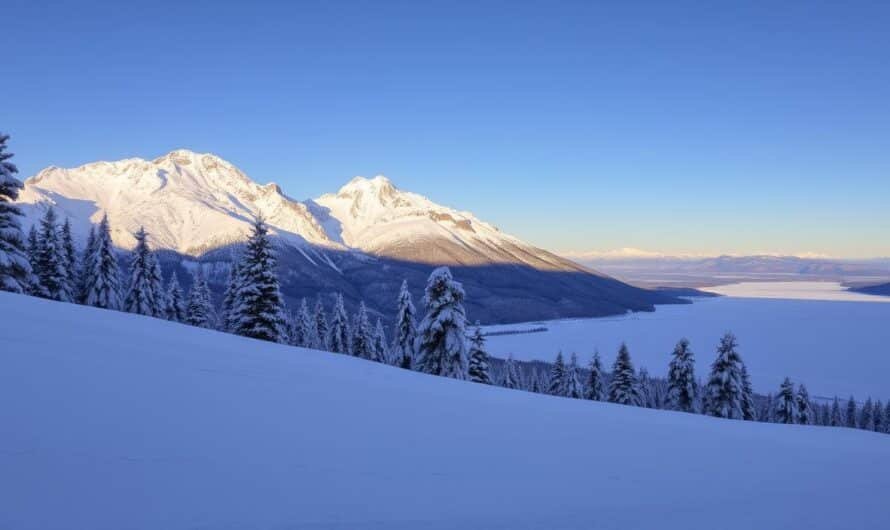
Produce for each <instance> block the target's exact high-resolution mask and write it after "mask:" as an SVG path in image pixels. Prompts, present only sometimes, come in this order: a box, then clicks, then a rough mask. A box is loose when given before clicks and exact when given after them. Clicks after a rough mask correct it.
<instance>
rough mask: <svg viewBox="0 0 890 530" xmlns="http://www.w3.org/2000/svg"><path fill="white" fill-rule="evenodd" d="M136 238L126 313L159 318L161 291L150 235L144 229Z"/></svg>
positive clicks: (125, 298)
mask: <svg viewBox="0 0 890 530" xmlns="http://www.w3.org/2000/svg"><path fill="white" fill-rule="evenodd" d="M133 237H135V238H136V248H135V249H133V256H132V258H131V260H130V286H129V288H128V289H127V295H126V296H125V297H124V311H126V312H128V313H136V314H139V315H147V316H152V317H153V316H159V314H158V305H159V304H158V301H157V300H156V299H155V294H156V293H157V291H158V290H159V288H158V286H157V285H155V283H154V282H155V281H156V279H155V275H154V271H153V264H152V259H151V250H150V249H149V248H148V233H147V232H146V231H145V229H144V228H142V227H140V228H139V230H138V231H137V232H136V233H135V234H133Z"/></svg>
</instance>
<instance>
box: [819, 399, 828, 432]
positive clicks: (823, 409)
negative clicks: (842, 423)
mask: <svg viewBox="0 0 890 530" xmlns="http://www.w3.org/2000/svg"><path fill="white" fill-rule="evenodd" d="M819 425H822V426H824V427H828V426H829V425H831V407H829V406H828V403H822V405H819Z"/></svg>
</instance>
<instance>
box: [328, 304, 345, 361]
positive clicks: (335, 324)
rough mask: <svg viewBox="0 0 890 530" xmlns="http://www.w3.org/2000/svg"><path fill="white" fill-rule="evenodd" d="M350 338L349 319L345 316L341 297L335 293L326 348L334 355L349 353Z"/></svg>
mask: <svg viewBox="0 0 890 530" xmlns="http://www.w3.org/2000/svg"><path fill="white" fill-rule="evenodd" d="M350 336H351V333H350V329H349V317H348V316H346V306H345V305H344V303H343V295H342V294H340V293H337V294H336V295H334V309H333V313H332V315H331V328H330V330H329V331H328V340H327V343H328V348H329V349H330V350H331V351H332V352H334V353H349V346H350Z"/></svg>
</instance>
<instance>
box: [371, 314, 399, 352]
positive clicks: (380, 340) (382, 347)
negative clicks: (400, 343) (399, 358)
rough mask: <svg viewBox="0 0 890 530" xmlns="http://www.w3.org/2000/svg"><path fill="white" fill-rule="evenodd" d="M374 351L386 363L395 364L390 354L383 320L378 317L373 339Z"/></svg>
mask: <svg viewBox="0 0 890 530" xmlns="http://www.w3.org/2000/svg"><path fill="white" fill-rule="evenodd" d="M372 344H373V347H374V353H375V355H377V359H378V360H379V361H380V362H382V363H386V364H395V363H394V361H393V359H392V358H391V356H390V354H389V347H388V346H387V344H386V332H385V331H383V322H381V321H380V317H377V323H376V324H375V325H374V336H373V340H372Z"/></svg>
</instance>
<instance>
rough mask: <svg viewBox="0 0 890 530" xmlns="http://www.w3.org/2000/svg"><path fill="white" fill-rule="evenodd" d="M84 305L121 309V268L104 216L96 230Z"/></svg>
mask: <svg viewBox="0 0 890 530" xmlns="http://www.w3.org/2000/svg"><path fill="white" fill-rule="evenodd" d="M85 287H86V298H85V299H84V303H85V304H86V305H91V306H95V307H102V308H105V309H120V308H121V282H120V268H119V267H118V265H117V257H116V256H115V253H114V245H113V244H112V242H111V229H110V227H109V225H108V216H107V215H106V216H103V217H102V221H101V222H100V223H99V228H98V229H97V230H96V242H95V249H94V250H93V257H92V259H91V263H90V272H89V273H88V274H87V281H86V285H85Z"/></svg>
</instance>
